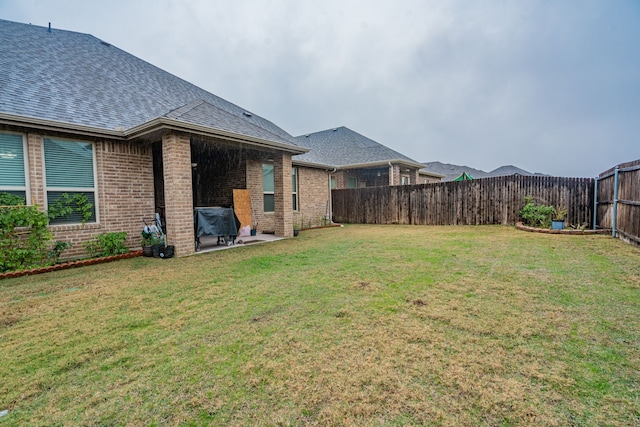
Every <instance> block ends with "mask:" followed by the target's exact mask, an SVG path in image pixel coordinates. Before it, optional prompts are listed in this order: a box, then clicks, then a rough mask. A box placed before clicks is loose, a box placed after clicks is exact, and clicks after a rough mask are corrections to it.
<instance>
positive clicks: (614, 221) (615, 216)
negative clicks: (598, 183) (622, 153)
mask: <svg viewBox="0 0 640 427" xmlns="http://www.w3.org/2000/svg"><path fill="white" fill-rule="evenodd" d="M619 169H620V168H619V167H618V166H616V169H615V172H614V174H613V218H612V220H611V235H612V236H613V237H616V227H617V226H618V172H619Z"/></svg>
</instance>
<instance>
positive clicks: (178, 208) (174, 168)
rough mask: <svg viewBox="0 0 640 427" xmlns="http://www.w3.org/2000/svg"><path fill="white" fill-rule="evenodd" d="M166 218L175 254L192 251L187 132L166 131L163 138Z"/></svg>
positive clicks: (189, 151) (189, 155)
mask: <svg viewBox="0 0 640 427" xmlns="http://www.w3.org/2000/svg"><path fill="white" fill-rule="evenodd" d="M162 163H163V167H164V192H165V220H166V224H167V243H168V244H170V245H174V246H175V253H176V255H177V256H185V255H190V254H193V253H194V252H195V245H194V235H193V200H192V199H193V187H192V174H191V141H190V138H189V136H188V135H184V134H168V135H165V136H164V137H163V138H162Z"/></svg>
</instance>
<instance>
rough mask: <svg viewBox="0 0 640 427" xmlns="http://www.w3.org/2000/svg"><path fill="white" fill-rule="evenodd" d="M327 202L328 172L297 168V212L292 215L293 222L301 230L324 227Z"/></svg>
mask: <svg viewBox="0 0 640 427" xmlns="http://www.w3.org/2000/svg"><path fill="white" fill-rule="evenodd" d="M328 202H329V174H328V172H327V171H326V170H324V169H313V168H307V167H298V211H296V212H294V213H293V216H294V222H297V223H298V224H300V225H301V226H302V227H303V228H306V227H314V226H320V225H325V224H324V217H325V213H326V210H327V203H328ZM329 214H330V213H329Z"/></svg>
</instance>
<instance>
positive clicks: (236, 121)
mask: <svg viewBox="0 0 640 427" xmlns="http://www.w3.org/2000/svg"><path fill="white" fill-rule="evenodd" d="M0 52H1V54H0V113H5V114H12V115H17V116H24V117H33V118H37V119H44V120H51V121H56V122H63V123H69V124H74V125H82V126H89V127H95V128H100V129H105V130H118V129H125V130H126V129H131V128H133V127H136V126H139V125H142V124H144V123H147V122H149V121H151V120H153V119H156V118H160V117H168V118H173V119H176V120H180V121H184V122H186V123H191V124H196V125H200V126H206V127H211V128H214V129H221V130H226V131H230V132H234V133H237V134H240V135H245V136H250V137H256V138H261V139H266V140H268V141H273V142H277V143H280V144H289V145H295V140H294V138H293V137H292V136H291V135H289V134H288V133H287V132H286V131H284V130H283V129H281V128H279V127H278V126H276V125H275V124H273V123H272V122H270V121H268V120H266V119H264V118H262V117H260V116H258V115H256V114H252V113H248V112H247V111H246V110H244V109H242V108H240V107H239V106H237V105H235V104H232V103H231V102H228V101H226V100H224V99H222V98H220V97H218V96H216V95H213V94H212V93H209V92H207V91H205V90H204V89H201V88H199V87H197V86H195V85H193V84H191V83H189V82H187V81H185V80H182V79H180V78H178V77H176V76H174V75H172V74H170V73H168V72H166V71H163V70H161V69H160V68H158V67H156V66H154V65H151V64H149V63H148V62H145V61H143V60H141V59H139V58H137V57H135V56H133V55H131V54H129V53H127V52H125V51H123V50H121V49H118V48H117V47H115V46H112V45H110V44H109V43H106V42H103V41H101V40H100V39H98V38H96V37H94V36H92V35H89V34H82V33H77V32H73V31H65V30H59V29H56V28H54V29H52V30H51V31H49V30H48V28H46V27H40V26H36V25H30V24H21V23H17V22H11V21H6V20H0ZM177 112H179V113H181V114H178V113H177ZM172 115H173V116H172Z"/></svg>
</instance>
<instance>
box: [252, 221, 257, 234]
mask: <svg viewBox="0 0 640 427" xmlns="http://www.w3.org/2000/svg"><path fill="white" fill-rule="evenodd" d="M256 234H258V223H257V222H254V223H253V225H252V226H251V235H252V236H255V235H256Z"/></svg>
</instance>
